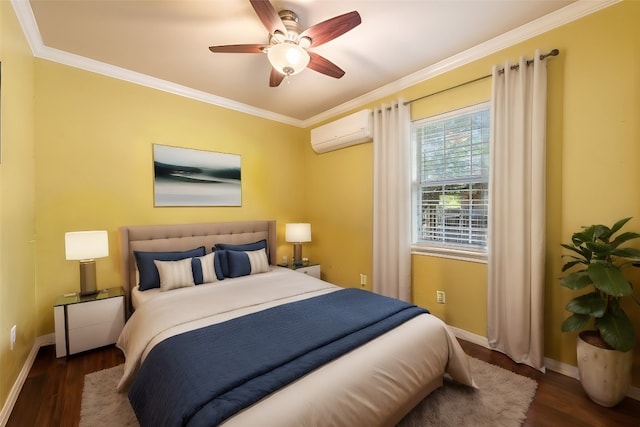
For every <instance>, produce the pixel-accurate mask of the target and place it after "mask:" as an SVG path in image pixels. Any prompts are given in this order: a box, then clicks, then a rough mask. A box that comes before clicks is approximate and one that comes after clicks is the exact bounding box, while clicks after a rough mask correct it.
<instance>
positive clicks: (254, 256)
mask: <svg viewBox="0 0 640 427" xmlns="http://www.w3.org/2000/svg"><path fill="white" fill-rule="evenodd" d="M245 253H246V254H247V256H248V257H249V264H251V274H257V273H266V272H268V271H269V260H268V259H267V251H265V250H264V249H260V250H257V251H248V252H245Z"/></svg>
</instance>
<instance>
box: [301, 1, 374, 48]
mask: <svg viewBox="0 0 640 427" xmlns="http://www.w3.org/2000/svg"><path fill="white" fill-rule="evenodd" d="M361 22H362V19H361V18H360V14H359V13H358V12H356V11H355V10H354V11H353V12H349V13H345V14H344V15H340V16H336V17H335V18H331V19H327V20H326V21H323V22H320V23H319V24H316V25H312V26H311V27H309V28H307V29H306V30H304V31H303V32H302V33H300V38H302V37H308V38H309V39H311V46H310V47H316V46H320V45H321V44H324V43H326V42H328V41H331V40H333V39H335V38H336V37H339V36H341V35H343V34H344V33H346V32H347V31H349V30H352V29H353V28H354V27H357V26H358V25H360V23H361Z"/></svg>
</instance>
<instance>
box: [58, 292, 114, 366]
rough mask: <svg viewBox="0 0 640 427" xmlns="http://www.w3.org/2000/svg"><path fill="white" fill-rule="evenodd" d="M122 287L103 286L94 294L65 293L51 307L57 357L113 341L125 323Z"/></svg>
mask: <svg viewBox="0 0 640 427" xmlns="http://www.w3.org/2000/svg"><path fill="white" fill-rule="evenodd" d="M124 315H125V312H124V290H123V289H122V288H121V287H117V288H109V289H103V290H101V291H99V292H98V293H97V294H94V295H87V296H80V294H77V293H74V294H66V295H63V296H61V297H59V298H58V299H57V300H56V302H55V304H54V307H53V317H54V322H55V328H56V357H63V356H66V355H70V354H74V353H79V352H81V351H86V350H90V349H93V348H98V347H103V346H105V345H109V344H113V343H115V342H116V341H117V340H118V336H119V335H120V332H121V331H122V328H123V327H124Z"/></svg>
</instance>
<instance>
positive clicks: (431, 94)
mask: <svg viewBox="0 0 640 427" xmlns="http://www.w3.org/2000/svg"><path fill="white" fill-rule="evenodd" d="M559 54H560V51H559V50H558V49H553V50H552V51H551V52H549V53H543V54H542V55H540V60H541V61H542V60H543V59H545V58H547V57H549V56H558V55H559ZM531 64H533V59H529V60H528V61H527V65H531ZM519 67H520V65H518V64H516V65H512V66H511V69H512V70H517V69H518V68H519ZM499 72H500V73H504V69H503V70H500V71H499ZM492 75H493V74H487V75H486V76H482V77H478V78H476V79H473V80H469V81H466V82H464V83H460V84H458V85H455V86H451V87H448V88H446V89H442V90H439V91H437V92H433V93H430V94H428V95H424V96H420V97H418V98H414V99H410V100H409V101H405V102H404V105H409V104H413V103H414V102H416V101H420V100H421V99H425V98H428V97H430V96H433V95H438V94H439V93H442V92H446V91H448V90H451V89H456V88H459V87H460V86H466V85H468V84H471V83H475V82H479V81H480V80H484V79H488V78H489V77H491V76H492Z"/></svg>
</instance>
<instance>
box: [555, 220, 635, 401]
mask: <svg viewBox="0 0 640 427" xmlns="http://www.w3.org/2000/svg"><path fill="white" fill-rule="evenodd" d="M630 219H631V218H624V219H621V220H620V221H618V222H616V223H615V224H614V225H613V226H612V227H611V228H609V227H607V226H605V225H599V224H598V225H591V226H589V227H583V230H582V231H580V232H578V233H575V234H573V236H572V237H571V244H562V247H564V248H565V249H568V250H569V251H571V254H569V255H565V256H567V257H569V261H568V262H566V263H565V265H564V266H563V267H562V271H563V272H567V271H569V270H570V272H569V274H567V275H566V276H564V277H563V278H562V279H561V283H562V285H563V286H565V287H567V288H569V289H573V290H581V289H584V288H588V287H590V288H591V289H590V292H587V293H584V294H581V295H580V296H577V297H575V298H573V299H572V300H571V301H569V303H568V304H567V306H566V309H567V310H568V311H570V312H571V313H572V314H571V315H570V316H569V317H568V318H567V319H565V321H564V322H563V323H562V331H563V332H580V333H579V335H578V345H577V353H578V370H579V373H580V380H581V382H582V385H583V388H584V389H585V392H586V393H587V395H588V396H589V397H590V398H591V400H593V401H595V402H596V403H599V404H600V405H603V406H615V405H616V404H618V403H619V402H620V401H621V400H622V399H624V397H625V395H626V394H627V391H628V389H629V386H630V385H631V366H632V362H633V347H634V346H635V339H636V338H635V331H634V328H633V323H632V322H631V320H630V319H629V317H628V316H627V315H626V313H625V312H624V310H623V308H622V306H621V305H620V300H621V299H622V298H624V297H631V298H633V288H632V285H631V282H629V280H628V279H627V278H626V277H625V276H624V275H623V273H622V269H623V268H625V267H627V266H629V265H630V264H631V263H632V262H637V261H640V250H638V249H634V248H629V247H625V248H623V247H621V246H622V244H623V243H626V242H629V241H630V240H633V239H637V238H640V234H638V233H633V232H624V233H619V234H617V235H616V233H618V232H619V231H620V229H621V228H622V227H623V226H624V225H625V224H626V223H627V222H628V221H629V220H630ZM636 303H637V301H636Z"/></svg>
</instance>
